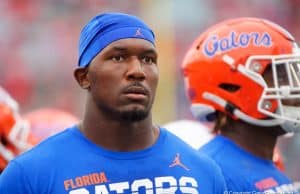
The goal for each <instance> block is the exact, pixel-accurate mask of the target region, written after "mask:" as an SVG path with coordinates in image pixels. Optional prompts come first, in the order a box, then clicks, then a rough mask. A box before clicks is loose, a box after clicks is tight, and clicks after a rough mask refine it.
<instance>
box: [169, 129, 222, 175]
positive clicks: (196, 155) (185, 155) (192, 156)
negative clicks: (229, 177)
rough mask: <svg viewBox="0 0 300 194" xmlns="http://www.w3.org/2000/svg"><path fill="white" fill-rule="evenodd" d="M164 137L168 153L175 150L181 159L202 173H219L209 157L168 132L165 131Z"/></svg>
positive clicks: (217, 167) (218, 169)
mask: <svg viewBox="0 0 300 194" xmlns="http://www.w3.org/2000/svg"><path fill="white" fill-rule="evenodd" d="M163 130H164V129H163ZM166 136H167V138H168V141H167V142H166V143H167V144H168V149H169V151H171V150H176V151H177V152H178V153H181V155H182V156H181V157H182V159H184V160H185V161H186V162H188V163H190V164H191V165H193V166H194V168H197V169H198V170H199V169H201V171H203V172H204V173H210V174H211V173H212V171H214V172H216V173H217V174H219V173H220V168H219V166H218V165H217V164H216V162H215V161H214V160H213V159H211V158H210V157H209V156H207V155H206V154H203V153H200V152H199V151H198V150H196V149H194V148H193V147H191V146H190V145H189V144H187V143H186V142H184V141H183V140H182V139H180V138H179V137H177V136H176V135H174V134H173V133H171V132H169V131H166ZM212 174H213V173H212Z"/></svg>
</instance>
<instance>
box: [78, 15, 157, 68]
mask: <svg viewBox="0 0 300 194" xmlns="http://www.w3.org/2000/svg"><path fill="white" fill-rule="evenodd" d="M124 38H140V39H145V40H147V41H149V42H151V43H152V44H153V45H154V44H155V36H154V33H153V32H152V30H151V29H150V28H149V27H148V26H147V25H146V24H145V23H144V22H143V21H142V20H141V19H139V18H137V17H135V16H132V15H127V14H123V13H105V14H100V15H97V16H96V17H94V18H93V19H92V20H90V21H89V22H88V23H87V24H86V26H85V27H84V28H83V29H82V31H81V34H80V40H79V59H78V66H80V67H86V66H87V65H89V64H90V62H91V61H92V60H93V58H94V57H95V56H96V55H97V54H98V53H99V52H101V51H102V50H103V49H104V48H105V47H106V46H108V45H109V44H111V43H112V42H114V41H117V40H120V39H124Z"/></svg>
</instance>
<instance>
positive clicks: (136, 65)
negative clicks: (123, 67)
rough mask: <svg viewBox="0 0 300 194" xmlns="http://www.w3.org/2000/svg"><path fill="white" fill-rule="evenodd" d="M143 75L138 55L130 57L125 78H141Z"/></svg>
mask: <svg viewBox="0 0 300 194" xmlns="http://www.w3.org/2000/svg"><path fill="white" fill-rule="evenodd" d="M145 77H146V74H145V72H144V69H143V64H142V63H141V61H140V59H139V58H138V57H132V58H131V59H130V61H129V63H128V70H127V78H128V79H138V80H143V79H145Z"/></svg>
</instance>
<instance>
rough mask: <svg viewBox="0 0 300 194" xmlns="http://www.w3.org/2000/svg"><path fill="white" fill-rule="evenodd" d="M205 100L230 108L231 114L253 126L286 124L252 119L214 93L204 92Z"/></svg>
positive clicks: (277, 120)
mask: <svg viewBox="0 0 300 194" xmlns="http://www.w3.org/2000/svg"><path fill="white" fill-rule="evenodd" d="M203 98H204V99H206V100H209V101H211V102H214V103H216V104H217V105H219V106H221V107H223V108H225V109H228V108H227V107H228V106H229V107H230V112H231V113H232V115H234V116H236V117H237V118H239V119H241V120H243V121H245V122H247V123H249V124H252V125H257V126H262V127H272V126H278V125H281V124H283V123H285V122H284V121H283V120H281V119H269V120H259V119H256V118H254V117H251V116H249V115H247V114H245V113H243V112H242V111H240V110H239V109H238V108H236V107H234V105H232V104H230V103H229V102H227V101H225V100H224V99H222V98H221V97H219V96H217V95H214V94H212V93H209V92H204V93H203Z"/></svg>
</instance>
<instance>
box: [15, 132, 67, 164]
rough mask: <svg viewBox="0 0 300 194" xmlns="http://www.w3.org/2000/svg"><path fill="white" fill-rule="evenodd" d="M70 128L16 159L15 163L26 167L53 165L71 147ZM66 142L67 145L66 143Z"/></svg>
mask: <svg viewBox="0 0 300 194" xmlns="http://www.w3.org/2000/svg"><path fill="white" fill-rule="evenodd" d="M71 137H72V128H67V129H66V130H64V131H62V132H59V133H58V134H56V135H53V136H51V137H49V138H47V139H45V140H44V141H42V142H41V143H39V144H38V145H36V146H34V147H33V148H32V149H30V150H28V151H27V152H24V153H23V154H21V155H19V156H18V157H16V158H15V159H14V160H13V161H14V162H15V163H18V164H20V165H21V166H22V165H26V166H41V165H43V164H53V163H54V162H55V160H57V158H59V157H60V155H63V154H64V153H66V151H67V149H68V148H69V147H70V146H71V145H72V138H71ZM66 142H67V143H66Z"/></svg>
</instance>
